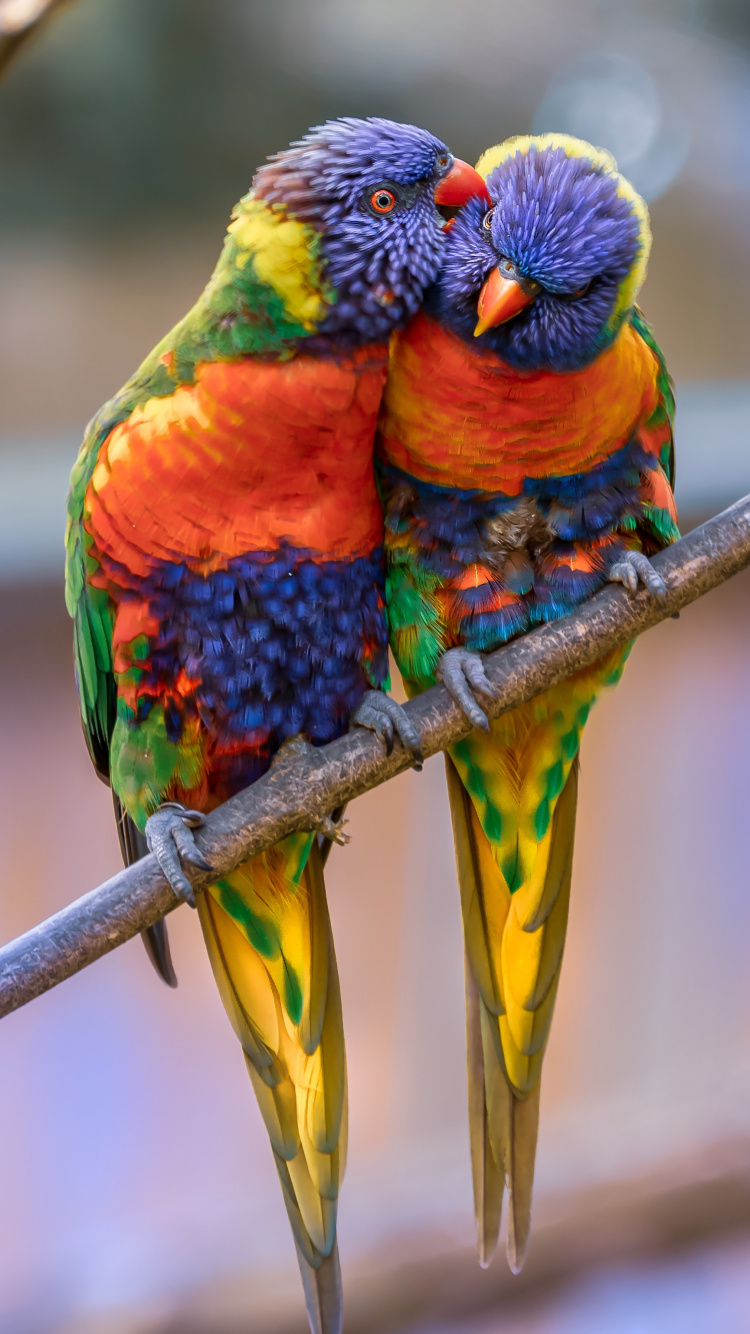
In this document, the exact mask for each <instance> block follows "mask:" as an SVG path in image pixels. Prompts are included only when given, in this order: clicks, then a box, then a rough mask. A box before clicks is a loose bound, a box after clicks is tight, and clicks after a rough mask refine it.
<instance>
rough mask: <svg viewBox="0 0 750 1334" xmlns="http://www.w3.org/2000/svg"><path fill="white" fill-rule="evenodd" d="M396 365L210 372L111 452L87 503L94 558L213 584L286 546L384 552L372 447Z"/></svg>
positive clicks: (302, 364) (127, 427) (299, 361)
mask: <svg viewBox="0 0 750 1334" xmlns="http://www.w3.org/2000/svg"><path fill="white" fill-rule="evenodd" d="M384 381H385V358H384V357H382V358H381V357H380V356H379V355H378V354H377V353H376V354H375V355H373V352H372V350H371V349H370V350H364V351H362V352H360V353H358V354H356V355H355V356H354V357H352V358H351V359H350V360H348V361H347V362H346V363H341V362H338V363H334V362H330V361H321V360H318V359H316V358H313V357H297V358H295V359H294V360H292V361H288V362H285V363H282V364H279V363H268V364H266V363H258V362H252V361H241V362H205V363H203V364H202V365H200V366H199V367H198V370H197V373H196V380H195V383H194V384H192V385H183V386H181V387H180V388H178V389H177V390H176V391H175V393H174V394H172V395H170V397H168V398H152V399H149V400H148V401H147V402H146V403H145V404H144V405H143V406H141V407H139V408H136V409H135V410H134V412H133V413H132V414H131V416H130V417H129V418H128V420H127V421H125V422H123V423H121V425H119V426H117V427H115V429H114V430H113V431H112V432H111V433H110V435H109V436H108V437H107V439H106V440H105V441H104V443H103V445H102V447H101V450H100V453H99V460H98V463H97V466H96V468H95V470H94V473H93V475H92V478H91V481H90V483H89V487H88V491H87V494H86V506H85V509H86V520H85V522H86V527H87V529H88V530H89V532H90V533H91V534H92V536H93V538H94V542H95V547H96V549H97V550H98V551H100V552H102V553H107V554H109V555H110V556H112V557H113V558H114V559H116V560H117V561H119V562H121V563H123V564H124V565H125V566H126V567H127V568H128V569H129V570H130V571H131V572H132V573H134V574H138V575H140V574H146V573H147V572H148V570H149V569H150V568H151V566H152V564H153V560H154V558H156V559H164V560H170V561H175V560H177V561H183V560H184V561H186V563H187V564H188V565H189V566H190V567H191V568H194V569H197V570H201V571H203V572H206V573H207V572H209V571H210V570H212V569H216V568H219V567H221V566H222V565H224V564H226V562H227V561H229V560H231V559H232V558H233V557H237V556H241V555H243V554H245V553H248V552H253V551H266V550H273V549H274V548H276V547H278V545H279V543H281V542H282V541H286V542H288V543H290V544H291V545H292V546H294V547H301V548H303V549H308V550H311V551H312V552H313V553H315V554H316V555H319V556H321V557H325V558H329V559H341V558H345V557H350V556H357V555H361V554H363V553H364V552H367V551H370V550H372V548H373V547H374V546H375V545H377V543H378V542H379V541H380V539H381V532H382V518H381V511H380V504H379V501H378V497H377V492H376V489H375V480H374V474H373V466H372V447H373V437H374V433H375V425H376V421H377V413H378V407H379V404H380V399H381V395H382V390H383V384H384Z"/></svg>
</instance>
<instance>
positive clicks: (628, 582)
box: [608, 551, 667, 602]
mask: <svg viewBox="0 0 750 1334" xmlns="http://www.w3.org/2000/svg"><path fill="white" fill-rule="evenodd" d="M608 578H609V581H610V583H614V584H624V585H625V587H626V588H627V590H628V592H629V593H637V592H638V584H639V582H640V583H642V584H643V586H644V587H645V588H647V589H648V591H649V593H650V594H651V596H652V597H655V598H658V599H659V601H660V602H666V599H667V585H666V584H665V582H664V580H663V579H662V577H661V575H660V574H659V573H658V572H657V571H656V570H655V569H654V567H653V565H652V564H651V561H650V560H649V558H648V556H644V554H643V552H642V551H627V552H626V553H625V555H624V556H623V557H621V559H620V560H618V561H617V562H616V564H614V565H613V566H612V569H611V570H610V572H609V575H608Z"/></svg>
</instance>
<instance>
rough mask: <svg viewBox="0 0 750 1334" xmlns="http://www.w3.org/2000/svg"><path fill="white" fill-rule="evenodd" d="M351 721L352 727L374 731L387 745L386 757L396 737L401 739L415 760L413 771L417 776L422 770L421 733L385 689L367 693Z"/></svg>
mask: <svg viewBox="0 0 750 1334" xmlns="http://www.w3.org/2000/svg"><path fill="white" fill-rule="evenodd" d="M349 722H350V725H351V726H354V727H366V728H367V729H368V730H369V731H370V732H374V733H375V735H376V736H377V737H378V739H379V740H380V741H382V743H383V745H384V746H385V753H386V755H390V754H391V752H392V750H393V738H394V736H398V738H399V740H400V742H401V744H402V746H403V747H404V749H405V750H408V752H409V754H410V755H411V756H412V757H413V759H414V768H415V769H416V770H417V772H418V773H419V772H420V771H421V769H422V765H423V764H424V755H423V753H422V743H421V741H420V739H419V732H418V731H417V729H416V727H415V726H414V724H413V722H412V721H411V719H410V717H409V715H408V713H407V712H406V710H405V709H403V708H402V706H401V705H400V704H398V703H397V702H396V700H395V699H391V697H390V695H386V694H385V692H384V691H382V690H368V691H367V694H366V695H364V696H363V698H362V701H361V703H360V704H359V706H358V707H357V708H356V709H355V710H354V713H353V714H352V716H351V718H350V720H349Z"/></svg>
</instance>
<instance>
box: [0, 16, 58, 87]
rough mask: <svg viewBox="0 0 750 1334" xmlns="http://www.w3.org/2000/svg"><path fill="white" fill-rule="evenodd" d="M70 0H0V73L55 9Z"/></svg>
mask: <svg viewBox="0 0 750 1334" xmlns="http://www.w3.org/2000/svg"><path fill="white" fill-rule="evenodd" d="M71 3H72V0H0V74H3V73H4V71H5V67H6V65H8V64H10V61H11V60H13V58H14V57H15V56H16V55H17V54H18V52H19V51H20V49H21V47H22V46H25V44H26V42H27V41H28V40H29V38H30V37H33V36H34V35H35V34H36V33H37V32H38V31H39V29H40V27H41V26H42V24H44V23H46V21H47V19H48V18H50V17H51V16H52V14H53V13H54V11H55V10H57V9H60V8H61V7H62V6H63V5H68V4H71Z"/></svg>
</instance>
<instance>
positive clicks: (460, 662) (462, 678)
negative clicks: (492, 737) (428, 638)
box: [435, 648, 497, 732]
mask: <svg viewBox="0 0 750 1334" xmlns="http://www.w3.org/2000/svg"><path fill="white" fill-rule="evenodd" d="M435 676H436V677H437V679H438V681H442V683H443V685H444V686H445V688H446V690H447V691H448V694H449V695H451V696H452V697H453V699H454V700H455V701H456V703H457V705H458V707H459V708H460V709H462V710H463V712H464V713H465V714H466V717H467V718H468V720H469V722H470V723H471V724H472V726H473V727H481V729H482V731H483V732H489V730H490V722H489V718H488V717H487V714H486V713H485V712H484V709H483V708H481V706H480V704H479V703H478V702H477V699H476V696H477V695H478V696H479V699H480V700H481V701H482V702H483V703H485V704H488V703H492V702H493V701H494V700H496V699H497V690H496V688H495V686H493V684H492V682H491V681H490V680H489V678H488V677H487V673H486V672H485V670H484V663H483V661H482V658H481V655H480V654H479V653H474V652H473V650H472V649H468V648H449V649H448V651H447V653H444V654H443V656H442V658H441V659H440V661H439V663H438V665H437V670H436V672H435Z"/></svg>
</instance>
